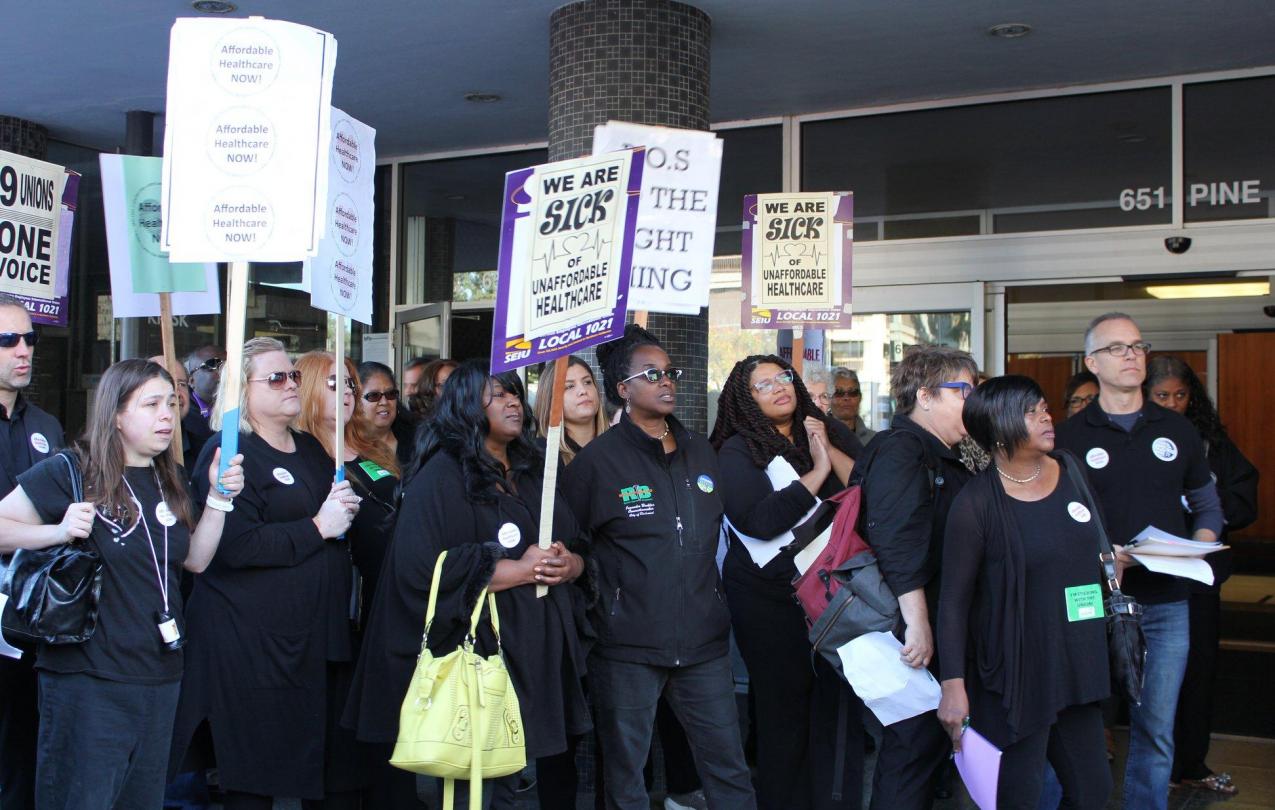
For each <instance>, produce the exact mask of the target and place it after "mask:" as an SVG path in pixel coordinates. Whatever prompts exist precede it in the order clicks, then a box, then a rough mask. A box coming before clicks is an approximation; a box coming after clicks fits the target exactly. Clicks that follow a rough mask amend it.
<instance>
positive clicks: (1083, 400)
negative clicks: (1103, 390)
mask: <svg viewBox="0 0 1275 810" xmlns="http://www.w3.org/2000/svg"><path fill="white" fill-rule="evenodd" d="M1097 398H1098V395H1097V394H1087V395H1086V396H1083V397H1072V398H1071V399H1069V400H1067V407H1068V408H1084V407H1086V406H1088V405H1089V403H1090V402H1093V401H1094V400H1095V399H1097Z"/></svg>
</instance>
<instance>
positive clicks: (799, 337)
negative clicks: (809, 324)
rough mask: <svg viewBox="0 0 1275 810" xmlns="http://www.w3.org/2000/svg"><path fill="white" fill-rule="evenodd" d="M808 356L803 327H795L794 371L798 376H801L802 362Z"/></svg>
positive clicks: (793, 340)
mask: <svg viewBox="0 0 1275 810" xmlns="http://www.w3.org/2000/svg"><path fill="white" fill-rule="evenodd" d="M805 356H806V338H805V336H804V335H803V334H802V327H800V326H794V327H793V328H792V370H793V371H795V372H797V376H798V377H800V376H801V361H802V360H803V359H805Z"/></svg>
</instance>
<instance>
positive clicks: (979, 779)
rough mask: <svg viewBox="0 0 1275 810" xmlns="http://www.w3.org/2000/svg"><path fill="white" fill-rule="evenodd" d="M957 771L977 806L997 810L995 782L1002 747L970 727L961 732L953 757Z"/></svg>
mask: <svg viewBox="0 0 1275 810" xmlns="http://www.w3.org/2000/svg"><path fill="white" fill-rule="evenodd" d="M953 759H955V761H956V771H957V773H959V774H960V775H961V781H962V782H964V783H965V790H966V791H968V792H969V794H970V798H971V799H973V800H974V804H976V805H978V807H979V810H996V785H997V782H998V781H999V779H1000V773H1001V750H1000V749H999V748H997V747H996V746H994V745H992V744H991V743H990V742H988V741H987V738H986V737H984V736H983V735H982V734H979V733H978V732H977V731H975V730H974V729H972V728H967V729H965V731H964V733H962V734H961V750H960V751H957V752H956V755H955V756H954V757H953Z"/></svg>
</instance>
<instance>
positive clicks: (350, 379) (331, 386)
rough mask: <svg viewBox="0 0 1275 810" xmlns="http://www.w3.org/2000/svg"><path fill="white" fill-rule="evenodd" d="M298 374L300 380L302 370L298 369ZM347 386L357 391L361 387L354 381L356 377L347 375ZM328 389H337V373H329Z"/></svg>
mask: <svg viewBox="0 0 1275 810" xmlns="http://www.w3.org/2000/svg"><path fill="white" fill-rule="evenodd" d="M296 375H297V379H298V380H300V379H301V372H299V371H298V372H296ZM345 387H346V388H348V389H350V390H351V391H357V390H358V388H359V387H358V385H357V384H355V382H354V378H353V377H346V378H345ZM328 390H329V391H335V390H336V375H335V374H329V375H328Z"/></svg>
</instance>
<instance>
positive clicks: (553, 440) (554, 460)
mask: <svg viewBox="0 0 1275 810" xmlns="http://www.w3.org/2000/svg"><path fill="white" fill-rule="evenodd" d="M569 365H571V362H570V357H569V356H563V357H559V358H558V359H557V360H555V361H554V362H553V382H552V383H551V385H552V388H550V391H551V392H552V396H553V399H552V400H550V405H549V425H548V429H547V430H546V432H545V474H544V485H543V487H542V488H541V490H540V533H539V537H538V540H539V545H540V548H549V544H550V543H552V542H553V505H554V501H555V500H556V498H557V494H558V453H559V451H560V450H561V449H562V400H563V398H564V397H565V396H566V391H565V389H566V386H567V366H569ZM545 382H548V380H542V381H541V385H543V384H544V383H545ZM542 394H543V392H542ZM547 593H549V588H548V587H547V586H544V585H537V586H536V597H537V598H540V597H543V596H544V595H545V594H547Z"/></svg>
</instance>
